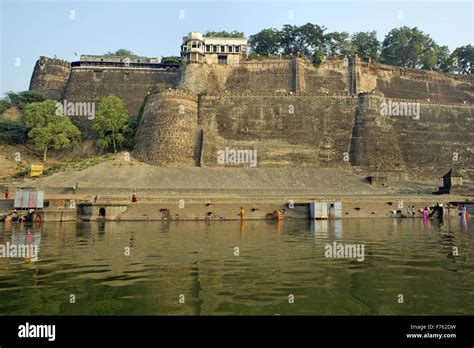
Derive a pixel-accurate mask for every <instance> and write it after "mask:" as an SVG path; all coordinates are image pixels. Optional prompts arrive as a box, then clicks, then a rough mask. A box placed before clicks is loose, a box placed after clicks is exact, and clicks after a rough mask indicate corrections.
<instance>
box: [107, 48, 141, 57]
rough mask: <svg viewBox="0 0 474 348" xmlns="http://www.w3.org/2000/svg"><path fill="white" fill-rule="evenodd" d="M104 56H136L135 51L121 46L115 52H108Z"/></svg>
mask: <svg viewBox="0 0 474 348" xmlns="http://www.w3.org/2000/svg"><path fill="white" fill-rule="evenodd" d="M104 56H116V57H125V56H135V53H133V52H132V51H130V50H127V49H125V48H120V49H118V50H117V51H115V52H107V53H106V54H104Z"/></svg>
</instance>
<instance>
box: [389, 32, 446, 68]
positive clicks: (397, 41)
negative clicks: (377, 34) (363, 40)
mask: <svg viewBox="0 0 474 348" xmlns="http://www.w3.org/2000/svg"><path fill="white" fill-rule="evenodd" d="M438 50H439V46H438V45H437V44H436V43H435V42H434V40H433V39H431V38H430V36H429V35H426V34H424V33H423V32H422V31H421V30H419V29H418V28H416V27H415V28H409V27H406V26H405V27H401V28H396V29H392V30H391V31H390V32H389V33H388V34H387V36H385V39H384V41H383V43H382V54H381V58H382V60H383V62H384V63H386V64H391V65H397V66H402V67H406V68H418V69H433V68H435V67H436V64H437V63H438Z"/></svg>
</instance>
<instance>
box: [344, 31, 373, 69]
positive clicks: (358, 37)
mask: <svg viewBox="0 0 474 348" xmlns="http://www.w3.org/2000/svg"><path fill="white" fill-rule="evenodd" d="M351 43H352V50H353V52H354V53H357V54H358V56H359V58H360V59H362V60H365V61H368V60H369V58H370V59H372V60H373V61H375V62H377V61H379V57H380V41H379V40H377V32H376V31H368V32H358V33H355V34H353V35H352V36H351Z"/></svg>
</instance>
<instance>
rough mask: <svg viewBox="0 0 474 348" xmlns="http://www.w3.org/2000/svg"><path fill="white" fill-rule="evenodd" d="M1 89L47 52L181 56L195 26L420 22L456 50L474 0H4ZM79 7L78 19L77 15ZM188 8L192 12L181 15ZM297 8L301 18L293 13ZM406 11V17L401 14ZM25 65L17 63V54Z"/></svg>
mask: <svg viewBox="0 0 474 348" xmlns="http://www.w3.org/2000/svg"><path fill="white" fill-rule="evenodd" d="M0 3H1V7H0V10H1V12H0V13H1V14H0V29H1V46H0V49H1V51H0V62H1V63H0V74H1V75H0V94H2V95H3V93H5V92H7V91H10V90H13V91H21V90H26V89H28V86H29V82H30V77H31V73H32V71H33V67H34V64H35V62H36V60H37V59H38V57H39V56H42V55H44V56H49V57H54V55H56V56H57V57H58V58H62V59H66V60H69V61H72V60H76V58H75V57H74V55H73V52H77V53H78V54H79V55H80V54H102V53H105V52H107V51H115V50H116V49H118V48H127V49H130V50H132V51H133V52H135V53H136V54H139V55H143V56H151V57H160V56H167V55H178V54H179V46H180V43H181V38H182V36H184V35H186V34H187V33H188V32H190V31H200V32H206V31H207V30H214V31H218V30H239V31H243V32H245V34H246V36H248V35H251V34H254V33H256V32H258V31H260V30H261V29H263V28H269V27H275V28H281V26H282V25H283V24H297V25H301V24H304V23H307V22H312V23H315V24H319V25H324V26H326V27H327V28H328V31H348V32H349V33H354V32H357V31H370V30H376V31H377V33H378V36H379V39H380V40H382V39H383V37H384V36H385V34H386V33H387V32H388V31H389V30H391V29H393V28H396V27H400V26H403V25H408V26H412V27H413V26H416V27H418V28H420V29H421V30H423V31H424V32H426V33H428V34H430V35H431V36H432V37H433V38H434V39H435V40H436V42H437V43H438V44H441V45H447V46H448V47H449V48H450V49H451V50H453V49H455V48H456V47H458V46H462V45H466V44H472V42H473V37H474V35H473V3H472V1H461V2H452V1H435V2H433V1H419V0H418V1H377V2H376V1H309V0H306V1H291V2H290V1H255V0H254V1H173V2H171V1H153V0H149V1H106V0H102V1H85V0H78V1H74V0H70V1H64V0H63V1H58V0H43V1H40V0H35V1H32V0H0ZM71 11H74V18H73V19H72V18H71V15H72V12H71ZM180 11H184V18H183V19H180V14H181V15H182V14H183V12H180ZM289 11H293V13H294V19H291V18H289ZM398 11H402V14H403V18H402V19H400V18H399V12H398ZM17 58H19V59H20V66H18V67H16V66H15V61H16V59H17Z"/></svg>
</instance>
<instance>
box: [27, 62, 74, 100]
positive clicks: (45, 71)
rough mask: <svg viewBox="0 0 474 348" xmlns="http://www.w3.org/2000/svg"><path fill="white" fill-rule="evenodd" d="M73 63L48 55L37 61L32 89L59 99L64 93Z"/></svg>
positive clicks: (32, 78)
mask: <svg viewBox="0 0 474 348" xmlns="http://www.w3.org/2000/svg"><path fill="white" fill-rule="evenodd" d="M70 73H71V63H69V62H67V61H65V60H61V59H53V58H47V57H40V59H38V60H37V61H36V64H35V67H34V69H33V74H32V75H31V80H30V90H36V91H40V92H42V93H43V94H44V95H45V96H46V97H47V98H49V99H56V100H59V99H61V98H62V96H63V95H64V91H65V89H66V85H67V82H68V80H69V74H70Z"/></svg>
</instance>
